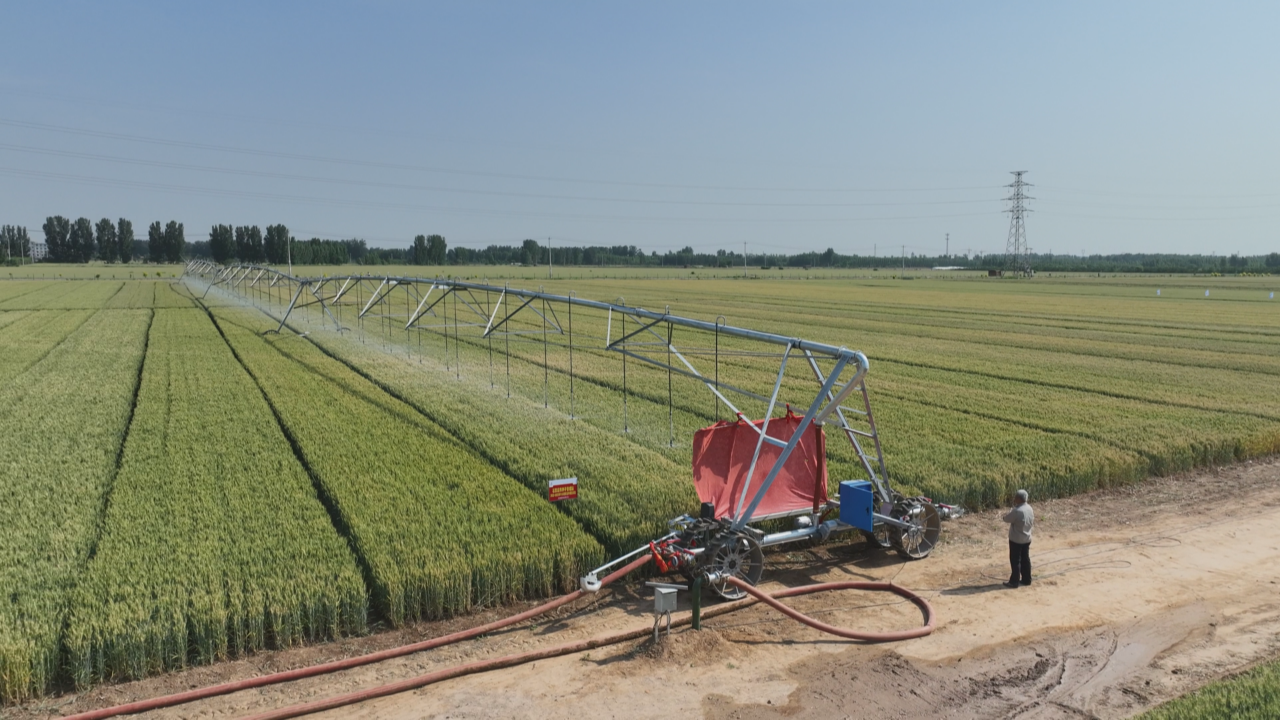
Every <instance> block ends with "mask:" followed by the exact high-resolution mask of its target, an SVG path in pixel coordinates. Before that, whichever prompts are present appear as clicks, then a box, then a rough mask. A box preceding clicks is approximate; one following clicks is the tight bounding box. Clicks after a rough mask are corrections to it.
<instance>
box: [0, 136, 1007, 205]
mask: <svg viewBox="0 0 1280 720" xmlns="http://www.w3.org/2000/svg"><path fill="white" fill-rule="evenodd" d="M0 125H7V126H10V127H20V128H27V129H31V130H40V131H45V132H56V133H64V134H69V135H81V136H85V137H96V138H104V139H109V140H123V141H126V142H134V143H145V144H149V145H160V146H165V147H183V148H189V149H193V150H208V151H213V152H225V153H234V154H239V155H252V156H256V157H272V158H279V159H285V160H302V161H306V162H321V163H330V164H336V165H349V166H355V167H374V168H385V169H391V170H409V171H415V172H431V173H441V174H452V175H470V176H474V177H488V178H503V179H508V180H533V181H537V182H559V183H578V184H590V185H616V186H621V187H643V188H659V189H676V190H728V191H739V192H802V193H824V192H826V193H858V192H864V193H894V192H952V191H961V190H989V189H991V188H990V186H971V187H950V188H780V187H750V186H734V185H681V184H670V183H646V182H633V181H620V180H599V179H587V178H569V177H557V176H550V175H525V174H517V173H496V172H486V171H479V170H464V169H460V168H447V167H439V166H430V165H409V164H404V163H389V162H381V161H376V160H353V159H349V158H338V157H331V156H324V155H305V154H302V153H289V152H282V151H277V150H257V149H253V148H242V147H233V146H229V145H215V144H211V143H201V142H191V141H183V140H166V139H162V138H149V137H144V136H141V135H128V134H125V133H114V132H107V131H103V130H89V129H85V128H75V127H69V126H65V125H53V124H50V123H37V122H25V121H22V120H11V119H6V118H0Z"/></svg>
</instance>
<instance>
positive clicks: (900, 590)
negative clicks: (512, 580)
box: [243, 577, 933, 720]
mask: <svg viewBox="0 0 1280 720" xmlns="http://www.w3.org/2000/svg"><path fill="white" fill-rule="evenodd" d="M728 580H729V582H731V583H733V584H734V585H736V586H738V587H740V588H742V589H743V590H746V591H747V592H748V593H750V594H751V595H753V596H754V597H755V598H757V599H759V600H761V601H763V602H765V603H767V604H768V605H769V606H771V607H773V608H774V609H776V610H778V611H779V612H782V613H783V614H785V615H787V616H788V617H791V618H794V619H796V620H798V621H800V622H802V623H804V624H805V625H808V626H810V627H813V628H816V629H818V630H821V631H823V632H827V633H831V634H832V635H837V636H839V637H844V638H850V639H853V640H864V641H867V642H888V641H893V640H907V639H910V638H917V637H922V636H924V635H928V634H929V633H931V632H933V607H932V606H930V605H929V601H927V600H925V599H924V598H922V597H920V596H919V595H916V594H915V593H913V592H911V591H910V590H908V589H906V588H904V587H902V586H901V585H895V584H893V583H880V582H832V583H820V584H817V585H805V586H802V587H797V588H789V589H786V590H780V591H778V592H776V593H773V594H772V595H770V594H769V593H765V592H764V591H761V590H757V589H756V588H754V587H752V586H751V585H748V584H747V583H745V582H743V581H741V580H738V579H737V578H733V577H730V578H728ZM826 590H876V591H884V592H892V593H895V594H897V595H900V596H902V597H904V598H906V599H908V600H910V601H911V602H913V603H915V604H916V606H917V607H919V608H920V611H921V612H922V613H923V614H924V621H925V623H924V625H922V626H921V627H918V628H915V629H914V630H900V631H895V632H884V633H863V632H856V631H853V630H845V629H843V628H838V627H835V626H832V625H828V624H826V623H824V622H820V621H818V620H814V619H813V618H811V617H809V616H807V615H804V614H802V613H799V612H797V611H795V610H793V609H791V608H789V607H787V606H786V605H783V604H782V603H780V602H778V601H777V600H776V599H775V598H779V597H793V596H795V595H808V594H809V593H815V592H823V591H826ZM754 602H755V600H753V599H750V598H748V599H745V600H739V601H737V602H733V603H728V604H726V605H720V606H718V607H714V608H711V609H709V610H708V611H706V612H703V613H702V615H703V617H714V616H716V615H722V614H724V613H727V612H732V611H734V610H738V609H739V608H743V607H746V606H747V605H750V604H752V603H754ZM691 620H692V618H691V617H690V616H688V615H685V616H683V617H681V618H680V619H679V620H677V621H675V622H673V623H672V624H673V625H685V624H687V623H689V622H690V621H691ZM650 632H652V629H651V628H647V627H646V628H639V629H636V630H629V631H627V632H622V633H617V634H614V635H605V636H602V637H598V638H592V639H590V640H580V641H578V642H572V643H567V644H564V645H557V646H555V647H550V648H544V649H542V650H531V651H529V652H523V653H517V654H515V655H506V656H504V657H499V658H493V659H489V660H477V661H475V662H470V663H466V664H464V665H455V666H453V667H450V668H444V669H442V670H434V671H432V672H429V673H427V674H425V675H419V676H418V677H415V678H409V679H408V680H401V681H399V682H394V683H389V684H387V685H381V686H379V687H374V688H368V689H366V690H357V691H355V692H351V693H347V694H345V695H336V696H334V697H331V698H327V699H324V700H316V701H314V702H309V703H302V704H299V705H291V706H289V707H285V708H280V709H278V710H269V711H267V712H264V713H259V714H257V715H252V716H250V717H247V718H243V720H284V718H294V717H299V716H301V715H310V714H311V713H317V712H322V711H324V710H332V709H334V708H340V707H345V706H347V705H352V704H355V703H358V702H363V701H366V700H371V699H373V698H379V697H384V696H387V695H395V694H396V693H402V692H404V691H406V690H414V689H417V688H420V687H424V686H426V685H431V684H434V683H438V682H441V681H443V680H449V679H451V678H456V677H462V676H463V675H472V674H475V673H480V672H487V671H489V670H497V669H499V668H505V667H511V666H513V665H520V664H523V663H527V662H530V661H533V660H542V659H545V658H552V657H558V656H560V655H569V654H572V653H576V652H582V651H583V650H591V649H593V648H598V647H603V646H605V645H613V644H616V643H620V642H625V641H627V640H634V639H635V638H638V637H642V636H644V635H648V634H649V633H650Z"/></svg>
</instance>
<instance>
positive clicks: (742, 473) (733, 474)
mask: <svg viewBox="0 0 1280 720" xmlns="http://www.w3.org/2000/svg"><path fill="white" fill-rule="evenodd" d="M801 419H802V418H801V416H799V415H796V414H795V413H791V412H788V413H787V414H786V416H784V417H780V418H774V419H773V420H771V421H769V437H774V438H777V439H779V440H781V441H783V442H787V441H789V440H791V436H792V435H794V434H795V432H796V428H798V427H799V426H800V420H801ZM755 425H756V427H763V426H764V421H763V420H761V421H758V422H756V423H755ZM759 437H760V434H759V433H758V432H756V431H755V430H753V429H751V427H749V426H748V425H747V423H746V422H745V421H743V420H738V421H735V422H728V421H726V422H721V423H716V424H715V425H712V426H711V427H707V428H703V429H701V430H699V431H697V432H696V433H694V435H693V484H694V486H695V487H696V488H697V489H698V498H699V499H700V500H701V501H702V502H709V503H712V504H713V505H715V508H716V517H717V518H722V517H728V516H730V515H732V514H733V511H734V509H735V508H737V506H738V498H739V497H741V496H742V486H743V484H744V483H745V482H746V479H747V478H746V475H747V470H749V469H750V468H751V455H752V454H753V453H754V452H755V449H756V442H757V440H758V439H759ZM780 455H782V448H780V447H776V446H774V445H770V444H769V443H765V444H764V446H763V447H761V448H760V460H759V461H757V462H756V472H755V477H754V478H752V483H751V489H750V490H749V491H748V493H747V500H746V502H745V503H743V506H742V509H743V510H744V511H745V510H746V508H747V506H748V505H750V504H751V498H752V497H754V496H755V494H756V492H758V491H759V489H760V485H761V484H762V483H763V482H764V479H765V477H766V476H767V475H768V474H769V469H770V468H772V467H773V464H774V462H776V461H777V459H778V457H779V456H780ZM815 490H816V491H817V493H816V494H817V497H816V498H815V496H814V495H815ZM826 501H827V442H826V435H825V434H824V433H823V431H822V428H821V427H819V426H817V425H813V424H811V425H810V426H809V429H808V430H807V431H805V437H803V438H801V439H800V442H799V443H798V444H797V445H796V447H795V449H794V450H792V451H791V455H790V456H789V457H788V458H787V462H786V464H785V465H783V466H782V470H781V471H779V472H778V477H777V478H776V479H775V480H774V482H773V485H771V486H770V487H769V492H768V494H766V495H765V496H764V499H763V500H761V501H760V505H759V506H757V507H756V511H755V516H756V517H759V516H761V515H771V514H773V513H779V512H788V511H791V510H800V509H803V508H814V507H816V506H817V505H820V504H821V503H824V502H826Z"/></svg>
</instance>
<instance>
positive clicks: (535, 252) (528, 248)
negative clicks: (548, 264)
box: [520, 240, 542, 265]
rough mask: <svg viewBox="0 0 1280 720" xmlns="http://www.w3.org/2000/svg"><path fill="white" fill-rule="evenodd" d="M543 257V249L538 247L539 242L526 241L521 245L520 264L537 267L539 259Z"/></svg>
mask: <svg viewBox="0 0 1280 720" xmlns="http://www.w3.org/2000/svg"><path fill="white" fill-rule="evenodd" d="M541 257H542V247H541V246H539V245H538V241H537V240H525V241H524V242H523V243H522V244H521V245H520V263H521V264H523V265H537V264H538V259H539V258H541Z"/></svg>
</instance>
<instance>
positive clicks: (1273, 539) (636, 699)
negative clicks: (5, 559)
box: [11, 459, 1280, 720]
mask: <svg viewBox="0 0 1280 720" xmlns="http://www.w3.org/2000/svg"><path fill="white" fill-rule="evenodd" d="M1032 504H1033V505H1034V506H1035V508H1036V512H1037V529H1036V536H1035V542H1034V543H1033V545H1032V561H1033V564H1034V567H1035V572H1036V581H1035V583H1034V584H1033V585H1031V586H1030V587H1025V588H1019V589H1016V590H1010V589H1007V588H1004V587H1002V586H1001V585H1000V583H1001V581H1002V580H1004V579H1005V578H1006V577H1007V572H1008V566H1007V562H1006V560H1005V553H1006V545H1005V540H1004V535H1003V532H1004V526H1003V524H1002V523H1001V522H1000V520H999V515H998V513H996V512H987V513H981V514H977V515H970V516H966V517H963V518H961V519H959V520H956V521H953V522H950V523H947V524H945V525H944V532H945V542H944V544H943V545H942V546H941V547H940V548H939V549H938V550H936V551H935V552H934V554H933V556H932V557H930V558H929V559H927V560H924V561H921V562H913V563H903V562H901V561H900V560H899V559H898V557H897V556H896V555H895V554H893V553H887V554H886V553H883V552H873V551H870V550H869V548H868V547H867V546H866V545H865V544H863V543H862V542H860V541H853V542H847V541H846V542H835V543H832V544H830V545H828V546H824V547H821V548H814V549H805V550H797V551H794V552H790V553H785V554H783V553H775V554H773V555H770V556H769V557H768V559H767V568H768V570H767V572H766V582H765V583H764V586H765V587H766V588H767V587H778V586H781V585H795V584H802V583H806V582H816V581H823V580H839V579H869V580H887V579H893V580H895V581H896V582H898V583H900V584H902V585H906V586H908V587H910V588H913V589H915V590H917V591H921V593H922V594H923V595H925V596H926V597H928V598H929V599H930V601H931V602H932V603H933V605H934V608H935V610H936V611H937V613H938V619H939V621H938V629H937V631H936V632H935V633H934V634H933V635H932V636H930V637H927V638H924V639H920V640H912V641H907V642H903V643H898V644H894V645H880V646H869V645H858V644H851V643H848V642H843V641H838V640H833V639H831V638H830V637H829V636H823V635H821V634H819V633H818V632H816V631H813V630H810V629H808V628H805V627H803V626H801V625H798V624H796V623H794V622H793V621H790V620H787V619H783V618H780V617H779V616H778V615H777V614H776V613H774V612H773V611H772V610H770V609H768V608H762V607H758V606H757V607H752V608H748V609H746V610H742V611H739V612H736V613H732V614H730V615H725V616H721V617H718V618H715V619H712V620H710V621H708V622H707V623H706V625H705V627H706V628H707V630H705V631H703V632H702V633H695V632H693V631H689V630H685V631H677V632H675V633H673V635H672V636H671V638H670V639H669V640H667V641H665V642H664V643H662V644H660V645H659V646H656V647H655V646H652V645H651V644H650V643H647V642H646V643H632V644H628V645H622V646H616V647H614V648H609V649H605V650H603V651H596V652H592V653H590V654H586V655H575V656H568V657H563V658H558V659H553V660H545V661H539V662H537V663H534V664H530V665H526V666H523V667H518V668H512V669H508V670H502V671H498V672H495V673H489V674H485V675H477V676H472V677H468V678H461V679H457V680H451V681H447V682H445V683H443V684H440V685H435V686H431V687H428V688H425V689H422V690H419V691H415V692H409V693H404V694H401V695H396V696H392V697H388V698H382V699H379V700H374V701H370V702H366V703H364V704H361V705H357V706H353V707H348V708H344V709H341V710H337V711H332V712H329V713H326V714H323V715H318V716H316V717H317V718H333V719H336V718H351V717H356V718H489V717H513V718H571V719H573V720H577V719H578V718H581V717H583V716H590V717H593V718H657V717H698V716H701V717H705V718H779V717H787V718H792V717H799V718H804V717H815V718H817V717H821V718H824V719H826V718H840V717H875V718H879V717H893V718H917V717H919V718H937V717H955V718H1027V719H1033V718H1034V719H1041V718H1081V717H1097V718H1116V717H1127V716H1130V715H1132V714H1134V713H1136V712H1138V711H1140V710H1142V709H1145V708H1147V707H1150V706H1152V705H1155V704H1157V703H1159V702H1161V701H1163V700H1166V699H1168V698H1170V697H1173V696H1176V695H1179V694H1181V693H1183V692H1186V691H1187V690H1189V689H1192V688H1194V687H1197V686H1199V685H1201V684H1203V683H1204V682H1206V681H1208V680H1210V679H1213V678H1216V677H1219V676H1221V675H1222V674H1224V673H1228V672H1231V671H1233V670H1236V669H1239V668H1241V667H1244V666H1247V665H1249V664H1252V663H1255V662H1257V661H1259V660H1262V659H1267V658H1272V657H1275V656H1277V655H1280V584H1277V583H1280V462H1278V461H1276V460H1274V459H1273V460H1271V461H1267V462H1255V463H1248V464H1245V465H1241V466H1238V467H1233V468H1229V469H1223V470H1220V471H1213V472H1205V473H1200V474H1196V475H1189V476H1183V477H1178V478H1170V479H1155V480H1151V481H1149V482H1147V483H1144V484H1142V485H1140V486H1136V487H1129V488H1121V489H1116V490H1111V491H1103V492H1098V493H1093V494H1091V495H1088V496H1083V497H1076V498H1069V499H1064V500H1055V501H1047V502H1037V501H1036V499H1035V498H1033V499H1032ZM793 604H794V605H795V606H796V607H797V608H799V609H800V610H802V611H804V612H807V613H809V614H812V615H815V616H817V617H819V618H821V619H822V620H824V621H826V622H830V623H833V624H837V625H845V626H848V627H855V628H862V629H885V628H904V627H909V626H912V625H913V624H916V623H918V622H919V620H920V617H919V612H918V611H917V610H916V609H915V608H914V606H911V605H910V604H907V603H905V602H903V601H900V600H899V599H898V598H896V597H891V596H880V595H872V594H864V593H843V594H838V595H833V594H828V595H818V596H811V597H805V598H796V599H795V600H794V603H793ZM649 605H650V601H649V600H648V599H647V593H645V592H644V590H643V588H637V587H630V588H622V589H619V590H618V591H616V592H614V593H612V594H611V595H609V596H608V597H607V598H606V597H602V598H601V601H600V602H599V603H598V604H597V605H596V606H595V607H583V608H579V609H578V610H577V611H575V612H572V613H566V614H565V615H563V616H562V617H559V618H554V619H550V620H548V621H544V622H543V623H541V624H536V625H532V626H528V627H524V628H520V629H517V630H513V631H511V632H506V633H500V634H497V635H494V636H490V637H486V638H483V639H480V640H476V641H473V642H468V643H464V644H463V645H461V646H455V647H453V648H446V649H443V650H441V651H433V652H428V653H424V654H421V655H417V656H412V657H408V658H402V659H399V660H393V661H390V662H386V663H382V664H379V665H377V666H371V667H366V668H361V669H358V670H354V671H350V672H346V673H341V674H338V675H333V676H329V677H325V678H319V679H313V680H309V681H302V682H298V683H292V684H290V685H286V686H280V687H276V688H263V689H261V690H253V691H247V692H243V693H239V694H236V695H231V696H227V697H223V698H216V699H212V700H209V701H205V702H201V703H196V704H193V705H190V706H186V707H183V708H175V709H172V710H167V711H160V712H156V713H151V714H149V715H147V716H145V717H156V718H160V717H165V718H174V717H200V718H222V717H236V716H239V715H243V714H247V713H251V712H255V711H261V710H265V709H269V708H273V707H279V706H283V705H287V704H292V703H296V702H303V701H308V700H315V699H320V698H323V697H327V696H329V695H333V694H338V693H342V692H348V691H351V690H355V689H358V688H362V687H370V686H374V685H379V684H383V683H386V682H391V681H394V680H400V679H404V678H407V677H411V676H414V675H418V674H421V673H423V672H427V671H429V670H431V669H436V668H441V667H446V666H448V665H453V664H456V663H458V662H461V661H468V660H473V659H479V658H483V657H491V656H500V655H506V654H510V653H512V652H518V651H522V650H527V649H533V648H535V647H539V646H547V645H552V644H559V643H562V642H567V641H569V640H574V639H583V638H588V637H593V636H596V635H601V634H605V633H607V632H611V631H617V630H621V629H628V628H632V627H636V626H638V625H644V624H646V623H649V622H650V616H649V615H648V607H649ZM495 614H496V613H495ZM474 622H478V620H477V619H463V620H460V621H454V622H453V623H449V624H444V623H441V624H434V625H422V626H417V627H414V628H408V629H404V630H399V631H396V632H393V633H384V634H381V635H377V636H373V637H371V638H360V639H351V640H347V641H343V642H340V643H334V644H330V645H325V646H318V647H316V648H304V649H300V650H294V651H285V652H280V653H267V654H264V655H261V656H258V657H255V658H250V659H248V660H244V661H240V662H236V663H227V664H224V665H220V666H217V667H214V668H202V669H197V670H193V671H190V672H187V673H180V674H176V675H171V676H167V677H164V678H154V679H151V680H147V681H144V682H140V683H130V684H125V685H119V686H114V687H107V688H101V689H98V690H94V691H92V692H90V693H87V694H85V695H83V696H78V697H77V696H63V697H60V698H52V699H49V700H46V701H43V702H42V703H40V704H37V705H32V706H29V707H27V708H19V709H14V710H12V711H11V714H12V715H13V716H14V717H19V718H33V717H48V716H50V715H51V714H62V713H67V712H71V711H76V710H83V709H88V708H90V707H98V706H102V705H107V704H113V703H116V702H122V701H126V700H130V699H136V698H140V697H147V696H150V695H155V694H160V693H164V692H173V691H176V690H179V689H186V688H188V687H194V686H196V685H203V684H208V683H210V682H214V681H217V680H220V679H229V678H233V677H245V676H249V675H254V674H258V673H261V672H265V671H268V670H271V669H278V668H283V667H294V666H298V665H303V664H308V663H310V662H317V661H319V660H322V659H328V658H331V657H336V656H341V655H349V654H355V653H357V652H362V651H367V650H369V649H372V648H374V647H383V646H387V645H391V644H396V643H399V642H408V641H411V640H413V639H417V638H419V637H422V636H432V635H437V634H440V633H442V632H444V631H445V629H446V628H445V626H446V625H449V626H450V627H456V626H459V625H467V624H471V623H474Z"/></svg>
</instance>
